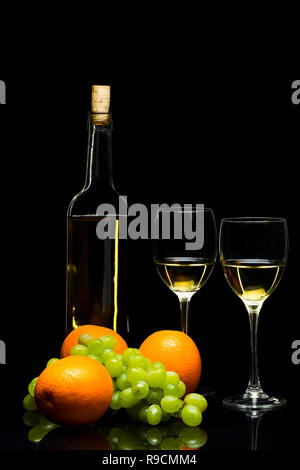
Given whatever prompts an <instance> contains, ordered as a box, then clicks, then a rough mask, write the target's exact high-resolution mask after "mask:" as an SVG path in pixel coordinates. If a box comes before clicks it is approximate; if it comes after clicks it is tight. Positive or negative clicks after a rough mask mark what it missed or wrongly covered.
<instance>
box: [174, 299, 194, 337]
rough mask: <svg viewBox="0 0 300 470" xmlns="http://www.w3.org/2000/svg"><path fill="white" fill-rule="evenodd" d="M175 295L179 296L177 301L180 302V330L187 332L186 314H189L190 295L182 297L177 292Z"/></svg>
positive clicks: (187, 320) (187, 321) (187, 319)
mask: <svg viewBox="0 0 300 470" xmlns="http://www.w3.org/2000/svg"><path fill="white" fill-rule="evenodd" d="M177 295H178V297H179V302H180V311H181V330H182V331H183V333H186V334H188V323H189V318H188V315H189V308H190V300H191V295H190V296H189V297H182V296H181V295H179V294H177Z"/></svg>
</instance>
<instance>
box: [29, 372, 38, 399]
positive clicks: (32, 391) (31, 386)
mask: <svg viewBox="0 0 300 470" xmlns="http://www.w3.org/2000/svg"><path fill="white" fill-rule="evenodd" d="M37 379H38V377H35V378H34V379H32V381H31V382H30V384H29V385H28V392H29V394H30V395H31V396H32V397H34V389H35V384H36V383H37Z"/></svg>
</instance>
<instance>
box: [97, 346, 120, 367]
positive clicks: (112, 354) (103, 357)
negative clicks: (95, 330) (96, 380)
mask: <svg viewBox="0 0 300 470" xmlns="http://www.w3.org/2000/svg"><path fill="white" fill-rule="evenodd" d="M115 355H116V353H115V352H114V351H113V350H112V349H104V351H103V353H102V354H101V356H100V358H101V362H102V364H104V365H105V364H106V362H107V361H108V359H111V358H112V357H115Z"/></svg>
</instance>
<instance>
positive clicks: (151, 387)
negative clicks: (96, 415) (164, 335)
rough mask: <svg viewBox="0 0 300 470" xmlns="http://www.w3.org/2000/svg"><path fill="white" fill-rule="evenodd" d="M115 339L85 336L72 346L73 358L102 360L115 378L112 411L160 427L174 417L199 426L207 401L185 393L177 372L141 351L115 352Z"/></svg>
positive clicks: (195, 394) (194, 394)
mask: <svg viewBox="0 0 300 470" xmlns="http://www.w3.org/2000/svg"><path fill="white" fill-rule="evenodd" d="M115 345H116V340H115V338H114V337H113V336H110V335H105V336H103V337H102V338H101V339H94V338H92V337H91V336H89V335H87V334H84V335H81V336H80V337H79V338H78V344H77V345H76V346H73V348H72V350H71V354H72V355H84V356H88V357H92V358H93V359H95V360H97V361H99V362H100V363H101V364H103V365H104V366H105V367H106V369H107V370H108V372H109V374H110V375H111V377H112V380H113V385H114V392H113V396H112V400H111V404H110V408H111V409H112V410H119V409H121V408H125V409H126V411H127V413H128V415H129V417H130V418H131V419H133V420H139V421H142V422H143V423H147V424H150V425H152V426H157V425H158V424H159V423H160V422H161V421H163V422H164V421H168V420H169V419H170V418H171V417H172V416H176V417H181V419H182V421H183V422H184V423H185V424H186V425H187V426H199V424H200V423H201V421H202V413H203V411H205V410H206V407H207V401H206V399H205V398H204V397H203V396H202V395H199V394H197V393H190V394H188V395H186V396H185V398H184V399H182V398H183V397H184V395H185V393H186V387H185V384H184V383H183V382H182V381H181V380H180V377H179V376H178V374H177V373H176V372H172V371H166V369H165V366H164V365H163V364H162V363H161V362H154V363H152V362H151V361H150V360H149V359H147V358H146V357H144V356H143V355H142V353H141V352H140V350H139V349H136V348H127V349H126V350H125V351H124V352H123V354H117V353H116V352H115V351H114V350H113V349H114V347H115Z"/></svg>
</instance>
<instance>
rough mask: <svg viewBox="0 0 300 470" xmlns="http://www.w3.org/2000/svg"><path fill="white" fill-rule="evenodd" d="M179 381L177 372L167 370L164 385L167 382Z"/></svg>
mask: <svg viewBox="0 0 300 470" xmlns="http://www.w3.org/2000/svg"><path fill="white" fill-rule="evenodd" d="M179 381H180V378H179V375H178V374H177V372H172V371H171V370H168V371H167V377H166V385H167V384H172V385H178V384H179Z"/></svg>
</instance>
